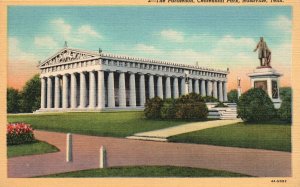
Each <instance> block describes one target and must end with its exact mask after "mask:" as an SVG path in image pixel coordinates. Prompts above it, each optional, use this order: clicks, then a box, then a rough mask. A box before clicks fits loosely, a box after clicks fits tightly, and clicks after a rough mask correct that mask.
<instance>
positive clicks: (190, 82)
mask: <svg viewBox="0 0 300 187" xmlns="http://www.w3.org/2000/svg"><path fill="white" fill-rule="evenodd" d="M192 92H194V90H193V79H189V93H192Z"/></svg>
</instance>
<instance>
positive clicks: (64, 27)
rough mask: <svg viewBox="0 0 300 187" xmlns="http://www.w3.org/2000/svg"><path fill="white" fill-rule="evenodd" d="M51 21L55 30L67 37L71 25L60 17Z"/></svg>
mask: <svg viewBox="0 0 300 187" xmlns="http://www.w3.org/2000/svg"><path fill="white" fill-rule="evenodd" d="M51 23H52V24H53V27H54V28H56V30H58V31H59V32H60V33H62V34H63V35H64V37H65V38H68V37H69V34H70V33H71V30H72V26H71V25H70V24H67V23H66V22H65V21H64V20H63V19H62V18H58V19H55V20H53V21H51Z"/></svg>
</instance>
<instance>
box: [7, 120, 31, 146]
mask: <svg viewBox="0 0 300 187" xmlns="http://www.w3.org/2000/svg"><path fill="white" fill-rule="evenodd" d="M6 139H7V145H19V144H27V143H32V142H34V141H35V138H34V135H33V129H32V128H31V127H30V125H29V124H24V123H13V124H8V125H7V133H6Z"/></svg>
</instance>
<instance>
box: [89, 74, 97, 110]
mask: <svg viewBox="0 0 300 187" xmlns="http://www.w3.org/2000/svg"><path fill="white" fill-rule="evenodd" d="M89 74H90V76H89V77H90V88H89V90H90V91H89V92H90V94H89V108H95V107H96V77H95V72H94V71H90V72H89Z"/></svg>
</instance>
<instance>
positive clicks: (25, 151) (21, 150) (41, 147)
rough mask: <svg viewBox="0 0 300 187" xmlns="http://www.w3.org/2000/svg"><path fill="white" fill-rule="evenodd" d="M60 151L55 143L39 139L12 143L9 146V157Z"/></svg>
mask: <svg viewBox="0 0 300 187" xmlns="http://www.w3.org/2000/svg"><path fill="white" fill-rule="evenodd" d="M57 151H59V149H58V148H56V147H55V146H53V145H50V144H48V143H46V142H42V141H37V142H34V143H31V144H21V145H10V146H7V156H8V158H12V157H18V156H25V155H36V154H43V153H52V152H57Z"/></svg>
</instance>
